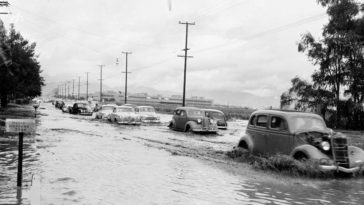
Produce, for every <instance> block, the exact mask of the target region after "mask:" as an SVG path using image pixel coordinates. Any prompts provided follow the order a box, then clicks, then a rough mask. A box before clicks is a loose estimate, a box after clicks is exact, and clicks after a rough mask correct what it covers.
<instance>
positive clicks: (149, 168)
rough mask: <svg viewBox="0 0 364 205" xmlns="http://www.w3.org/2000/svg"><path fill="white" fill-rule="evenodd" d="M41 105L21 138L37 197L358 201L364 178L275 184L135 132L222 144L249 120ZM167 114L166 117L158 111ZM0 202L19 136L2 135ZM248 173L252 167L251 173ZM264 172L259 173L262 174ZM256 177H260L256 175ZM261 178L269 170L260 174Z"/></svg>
mask: <svg viewBox="0 0 364 205" xmlns="http://www.w3.org/2000/svg"><path fill="white" fill-rule="evenodd" d="M43 106H46V108H47V109H45V110H41V112H45V113H46V114H47V115H46V116H42V117H41V121H40V123H39V124H38V129H37V135H35V136H30V137H26V138H25V139H26V140H25V146H24V148H25V151H24V155H25V157H24V160H25V161H24V172H25V175H24V181H25V183H24V184H25V187H24V192H23V193H24V194H23V198H22V200H23V201H21V203H23V204H28V203H29V202H30V196H29V193H30V191H31V190H32V188H30V181H31V178H32V174H36V175H37V176H39V177H40V191H38V192H35V193H38V194H39V197H40V201H41V204H330V203H335V204H340V203H343V204H344V203H347V204H360V203H361V202H362V201H363V200H364V199H363V197H364V191H363V187H364V184H363V179H362V178H361V179H356V180H330V181H327V182H326V181H319V182H317V184H314V186H305V185H302V184H293V185H292V184H290V183H286V184H284V183H278V184H277V183H274V182H268V181H264V180H259V179H255V178H256V177H252V176H250V175H249V174H247V175H244V174H235V173H234V172H229V171H226V169H223V168H220V167H218V166H214V165H213V164H212V163H213V162H210V163H206V162H204V161H202V160H199V159H195V158H193V157H185V156H175V155H172V154H170V153H169V152H166V151H164V150H161V149H156V148H153V147H150V146H145V141H141V140H138V139H140V137H143V138H148V139H150V140H160V141H163V142H165V143H166V144H167V143H168V145H170V144H172V143H180V144H182V143H183V145H184V146H186V147H188V146H189V145H191V146H192V145H194V146H196V145H197V146H201V147H202V146H204V147H211V149H216V150H227V149H229V148H230V149H231V147H232V146H233V145H234V144H235V143H236V142H237V139H239V137H240V136H241V134H242V133H243V132H244V129H245V128H244V126H246V121H238V122H232V123H230V125H229V126H230V127H229V130H226V131H222V132H220V134H219V135H216V136H195V135H190V134H185V133H181V132H172V131H170V130H168V128H167V127H166V125H165V124H166V123H163V124H162V125H161V126H141V127H138V126H118V125H113V124H110V123H101V122H99V121H96V120H89V119H85V117H80V116H70V115H68V114H62V113H61V112H60V111H59V110H55V109H54V108H53V107H52V106H50V105H43ZM162 119H163V120H164V121H168V120H169V119H170V116H168V115H163V116H162ZM0 139H1V140H0V146H1V147H0V148H1V149H0V160H1V161H0V165H1V166H0V179H1V180H0V204H2V203H18V202H19V201H18V200H17V199H16V189H15V186H14V185H15V184H16V166H17V137H16V136H15V137H2V138H0ZM248 173H249V172H248ZM261 174H262V175H265V174H264V173H261ZM256 176H259V174H257V175H256ZM265 177H266V176H265Z"/></svg>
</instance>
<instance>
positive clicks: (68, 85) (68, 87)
mask: <svg viewBox="0 0 364 205" xmlns="http://www.w3.org/2000/svg"><path fill="white" fill-rule="evenodd" d="M70 82H71V81H67V97H68V99H69V98H70V84H69V83H70Z"/></svg>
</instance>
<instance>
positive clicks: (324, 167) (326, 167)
mask: <svg viewBox="0 0 364 205" xmlns="http://www.w3.org/2000/svg"><path fill="white" fill-rule="evenodd" d="M320 168H321V169H322V170H323V171H338V172H343V173H358V172H363V171H364V162H359V163H357V164H356V166H355V167H351V168H345V167H341V166H336V165H320Z"/></svg>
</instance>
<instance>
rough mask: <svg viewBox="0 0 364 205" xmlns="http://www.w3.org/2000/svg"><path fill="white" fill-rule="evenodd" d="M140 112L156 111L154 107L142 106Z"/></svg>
mask: <svg viewBox="0 0 364 205" xmlns="http://www.w3.org/2000/svg"><path fill="white" fill-rule="evenodd" d="M139 112H155V111H154V108H152V107H140V108H139Z"/></svg>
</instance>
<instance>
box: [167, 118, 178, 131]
mask: <svg viewBox="0 0 364 205" xmlns="http://www.w3.org/2000/svg"><path fill="white" fill-rule="evenodd" d="M168 127H170V128H171V129H173V130H176V128H177V126H176V121H175V120H174V119H172V120H171V121H170V122H169V125H168Z"/></svg>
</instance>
